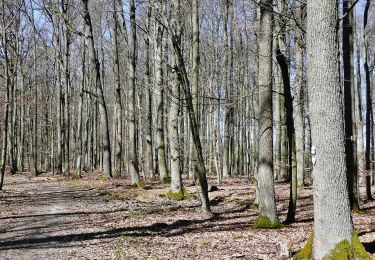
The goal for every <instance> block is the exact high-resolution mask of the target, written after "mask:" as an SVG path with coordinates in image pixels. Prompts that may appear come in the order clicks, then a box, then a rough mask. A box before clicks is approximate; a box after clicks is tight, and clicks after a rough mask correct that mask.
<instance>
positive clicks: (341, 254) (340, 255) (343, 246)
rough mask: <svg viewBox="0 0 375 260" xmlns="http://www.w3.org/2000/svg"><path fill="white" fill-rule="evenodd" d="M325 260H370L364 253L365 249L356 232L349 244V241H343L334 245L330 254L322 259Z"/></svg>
mask: <svg viewBox="0 0 375 260" xmlns="http://www.w3.org/2000/svg"><path fill="white" fill-rule="evenodd" d="M324 259H326V260H336V259H337V260H339V259H353V260H354V259H363V260H367V259H368V260H371V259H372V258H371V256H370V255H369V254H368V253H367V252H366V249H365V247H364V246H363V245H362V243H361V241H360V240H359V238H358V234H357V232H353V235H352V241H351V244H349V241H347V240H344V241H341V242H340V243H338V244H337V245H336V247H335V248H334V249H333V250H332V251H331V253H330V254H329V255H328V256H326V257H324Z"/></svg>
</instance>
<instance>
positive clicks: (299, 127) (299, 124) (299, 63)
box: [294, 4, 305, 187]
mask: <svg viewBox="0 0 375 260" xmlns="http://www.w3.org/2000/svg"><path fill="white" fill-rule="evenodd" d="M304 6H305V5H304V4H298V7H297V12H296V16H297V21H298V22H299V23H300V24H301V25H302V24H303V9H304ZM296 30H297V32H296V39H295V45H296V54H295V55H296V58H295V59H296V95H295V98H294V107H295V109H294V126H295V131H296V160H297V185H298V187H302V186H304V185H305V180H304V171H305V156H304V152H305V129H304V124H303V120H304V119H303V107H304V96H303V89H304V82H303V64H304V61H303V56H304V48H303V42H302V41H303V35H302V34H303V33H302V30H301V29H299V28H296Z"/></svg>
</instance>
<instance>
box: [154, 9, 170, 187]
mask: <svg viewBox="0 0 375 260" xmlns="http://www.w3.org/2000/svg"><path fill="white" fill-rule="evenodd" d="M160 8H162V7H161V6H160V3H159V2H158V3H157V6H156V7H155V12H156V13H157V12H161V10H160ZM163 34H164V28H163V26H162V25H161V24H159V22H156V23H155V44H154V45H155V50H154V54H155V83H156V88H155V90H156V91H155V92H156V93H155V105H156V108H157V119H156V120H157V132H156V143H157V147H156V149H157V160H158V167H159V175H160V180H161V181H162V182H165V181H166V180H167V178H168V170H167V163H166V156H165V140H164V139H165V138H164V89H163V88H164V85H163V84H164V82H163V64H162V63H163Z"/></svg>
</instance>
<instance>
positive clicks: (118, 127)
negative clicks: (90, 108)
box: [112, 0, 122, 173]
mask: <svg viewBox="0 0 375 260" xmlns="http://www.w3.org/2000/svg"><path fill="white" fill-rule="evenodd" d="M112 7H113V24H114V28H113V47H114V54H113V77H114V78H113V79H114V91H115V108H114V116H113V128H114V133H115V135H114V138H113V139H114V141H115V145H114V147H115V151H114V160H113V162H114V165H113V166H114V168H115V169H114V170H115V172H116V173H121V171H122V168H121V166H122V165H121V161H122V103H121V83H120V61H119V60H120V57H119V39H118V38H119V29H120V28H119V27H120V25H119V20H118V14H117V0H113V1H112Z"/></svg>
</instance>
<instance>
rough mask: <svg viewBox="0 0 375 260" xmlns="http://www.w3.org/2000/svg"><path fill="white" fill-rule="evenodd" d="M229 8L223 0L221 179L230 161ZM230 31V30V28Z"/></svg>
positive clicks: (229, 5)
mask: <svg viewBox="0 0 375 260" xmlns="http://www.w3.org/2000/svg"><path fill="white" fill-rule="evenodd" d="M230 8H231V0H225V15H224V51H225V53H224V71H225V76H224V77H225V78H224V88H225V100H226V104H225V107H226V113H225V122H224V152H223V178H228V177H230V176H231V159H230V150H231V149H230V148H231V146H230V139H231V132H230V131H231V115H232V109H233V108H232V104H231V102H230V92H231V89H230V86H231V82H230V81H231V80H232V79H231V75H229V79H228V73H227V70H228V64H229V62H228V60H229V59H228V56H229V55H230V54H229V51H230V50H229V46H228V38H229V37H228V20H229V9H230ZM231 29H232V28H231Z"/></svg>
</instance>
